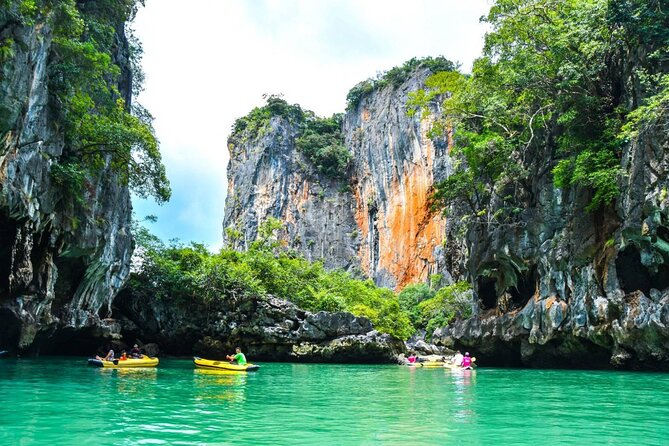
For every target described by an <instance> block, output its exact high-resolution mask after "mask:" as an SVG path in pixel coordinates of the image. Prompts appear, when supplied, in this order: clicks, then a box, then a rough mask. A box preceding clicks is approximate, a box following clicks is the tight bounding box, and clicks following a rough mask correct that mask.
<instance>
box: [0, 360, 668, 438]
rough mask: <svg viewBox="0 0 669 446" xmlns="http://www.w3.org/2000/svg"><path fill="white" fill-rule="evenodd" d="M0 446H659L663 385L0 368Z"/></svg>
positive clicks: (463, 376) (498, 375) (648, 381)
mask: <svg viewBox="0 0 669 446" xmlns="http://www.w3.org/2000/svg"><path fill="white" fill-rule="evenodd" d="M0 395H2V398H1V399H0V402H1V404H0V444H1V445H31V444H40V445H41V444H49V445H60V444H63V445H65V444H73V445H74V444H77V445H84V444H100V443H102V444H114V445H131V444H133V445H134V444H170V445H171V444H222V445H223V444H248V445H251V444H253V445H316V444H331V445H376V444H381V445H393V444H407V443H418V444H421V445H431V444H434V445H447V444H464V445H467V444H472V445H496V444H514V445H544V444H545V445H547V444H565V445H571V444H573V445H576V444H578V445H583V444H616V445H629V444H644V445H652V444H657V445H661V444H663V445H666V444H669V375H667V374H648V373H618V372H592V371H553V370H503V369H480V370H478V371H475V372H462V371H461V372H451V371H449V370H444V369H415V370H414V369H410V368H408V367H399V366H365V365H313V364H309V365H302V364H263V365H262V368H261V370H260V371H259V372H257V373H251V374H248V375H246V374H220V373H216V372H208V371H201V370H195V369H194V368H193V365H192V363H191V362H190V361H186V360H163V361H161V364H160V367H159V368H158V369H143V370H109V369H98V368H90V367H87V366H86V365H85V360H84V359H72V358H56V359H47V358H40V359H22V360H16V359H2V360H0Z"/></svg>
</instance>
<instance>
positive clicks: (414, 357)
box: [407, 353, 418, 364]
mask: <svg viewBox="0 0 669 446" xmlns="http://www.w3.org/2000/svg"><path fill="white" fill-rule="evenodd" d="M417 359H418V357H417V356H416V354H415V353H411V356H409V357H408V358H407V361H409V364H415V363H416V360H417Z"/></svg>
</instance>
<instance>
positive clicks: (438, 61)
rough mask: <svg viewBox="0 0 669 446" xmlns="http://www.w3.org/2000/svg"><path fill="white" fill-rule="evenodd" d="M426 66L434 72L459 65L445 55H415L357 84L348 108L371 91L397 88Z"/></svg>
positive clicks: (451, 68) (350, 94)
mask: <svg viewBox="0 0 669 446" xmlns="http://www.w3.org/2000/svg"><path fill="white" fill-rule="evenodd" d="M421 68H425V69H429V70H430V71H431V72H433V73H438V72H441V71H453V70H455V69H456V68H457V66H456V65H455V64H454V63H453V62H451V61H450V60H448V59H446V58H445V57H443V56H438V57H424V58H417V57H414V58H412V59H409V60H408V61H406V62H404V64H402V65H400V66H399V67H393V68H391V69H390V70H388V71H384V72H382V73H379V74H378V75H377V76H376V78H375V79H372V78H369V79H366V80H364V81H362V82H359V83H358V84H356V85H355V86H354V87H353V88H351V90H349V92H348V94H347V95H346V109H347V110H352V109H354V108H355V107H357V106H358V104H359V103H360V101H361V100H362V98H363V97H365V96H366V95H368V94H369V93H371V92H373V91H375V90H378V89H381V88H384V87H386V86H391V87H393V88H397V87H399V86H400V85H402V83H403V82H405V81H406V80H407V79H409V76H411V74H412V73H414V72H415V71H416V70H418V69H421Z"/></svg>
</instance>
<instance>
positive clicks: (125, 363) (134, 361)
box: [88, 355, 159, 369]
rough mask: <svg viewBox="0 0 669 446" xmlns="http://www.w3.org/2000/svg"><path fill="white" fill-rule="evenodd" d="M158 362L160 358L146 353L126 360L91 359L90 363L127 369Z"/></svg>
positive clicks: (154, 364) (152, 365) (151, 365)
mask: <svg viewBox="0 0 669 446" xmlns="http://www.w3.org/2000/svg"><path fill="white" fill-rule="evenodd" d="M158 362H159V361H158V358H151V357H149V356H146V355H144V356H142V357H141V358H128V359H124V360H120V359H114V360H113V361H105V360H104V359H89V360H88V365H92V366H96V367H105V368H110V369H125V368H133V367H156V366H157V365H158Z"/></svg>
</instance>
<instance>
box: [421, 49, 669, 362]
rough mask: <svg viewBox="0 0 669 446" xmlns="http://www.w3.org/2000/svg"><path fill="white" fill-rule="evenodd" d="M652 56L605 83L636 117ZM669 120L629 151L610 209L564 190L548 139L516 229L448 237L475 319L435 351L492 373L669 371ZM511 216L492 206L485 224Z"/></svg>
mask: <svg viewBox="0 0 669 446" xmlns="http://www.w3.org/2000/svg"><path fill="white" fill-rule="evenodd" d="M645 54H646V50H644V49H643V48H642V47H641V46H638V47H634V48H631V49H630V50H629V51H625V52H623V51H619V52H617V53H616V54H615V55H614V56H613V57H612V60H610V61H607V63H609V64H610V65H611V66H612V67H614V68H613V69H611V70H609V71H607V76H609V77H608V78H606V77H602V78H601V79H598V82H600V84H601V85H607V83H609V84H611V85H614V86H615V87H616V88H615V89H613V91H614V92H615V94H613V95H612V97H613V101H614V103H617V104H622V105H621V107H624V108H625V109H627V110H633V109H635V108H636V107H638V106H639V105H640V104H643V103H644V91H642V89H641V88H640V87H639V83H638V81H637V79H636V73H638V71H639V70H640V67H642V66H649V64H648V62H647V61H645V62H644V60H643V59H644V58H645ZM644 63H645V65H644ZM651 66H652V67H653V69H655V70H657V71H664V72H665V73H666V70H667V67H666V65H665V66H664V67H662V65H660V64H654V65H651ZM602 88H603V87H602ZM660 110H661V111H660V112H657V113H654V114H652V118H649V119H648V120H647V121H645V122H644V125H642V126H641V127H640V128H639V131H638V133H636V134H635V135H634V136H633V137H632V138H630V139H629V140H628V141H626V142H625V143H623V144H621V146H620V149H619V150H620V165H619V166H620V172H619V174H618V187H619V190H620V193H619V195H618V196H616V197H615V199H614V200H613V201H612V203H610V205H608V206H602V207H599V208H598V209H596V210H588V204H589V203H590V202H591V199H592V191H591V190H589V189H587V188H582V187H565V188H563V189H560V188H557V187H556V186H555V184H554V181H553V174H552V172H551V168H552V167H553V166H554V165H555V163H556V159H557V158H558V155H557V154H556V151H555V150H554V146H552V145H551V143H553V144H554V141H552V139H550V138H547V141H548V143H546V144H543V145H541V146H539V147H537V148H536V150H534V151H533V152H532V153H531V155H530V158H531V159H529V160H528V161H527V165H534V166H538V169H537V170H536V171H535V172H534V173H533V175H532V176H531V177H530V181H529V183H528V185H527V190H526V191H524V193H522V194H519V196H520V197H521V199H520V200H519V201H517V202H516V205H517V206H519V207H520V208H522V212H521V213H520V214H519V215H518V218H517V219H516V220H515V221H512V222H509V223H508V224H503V223H496V222H494V221H491V222H489V223H490V224H476V225H469V226H468V227H467V228H466V231H465V232H466V233H465V235H464V236H463V237H459V236H456V235H452V234H451V235H449V236H448V237H447V241H446V246H447V251H448V252H447V256H448V257H449V258H453V259H455V261H454V263H455V264H458V265H461V266H462V268H463V269H462V271H461V273H460V274H459V277H460V278H464V279H466V280H469V281H470V282H471V283H472V284H473V286H474V290H475V295H476V302H475V305H474V311H475V313H476V314H475V315H474V317H473V318H471V319H468V320H464V321H458V322H456V323H455V324H453V325H452V326H450V327H445V328H441V329H438V330H437V331H436V332H435V333H434V337H433V340H434V341H435V342H437V343H442V344H443V345H447V346H451V347H464V348H467V349H470V350H475V351H477V352H480V354H478V356H479V358H481V363H482V364H486V363H487V364H496V365H525V366H544V367H598V368H601V367H604V368H606V367H622V368H632V369H639V368H649V369H664V370H667V369H669V201H667V199H668V194H667V190H669V170H668V166H669V155H668V154H669V151H668V149H669V132H668V130H669V117H668V115H667V113H666V110H667V108H666V105H664V106H661V108H660ZM551 131H553V132H555V133H554V134H559V133H558V130H556V129H551ZM501 206H502V203H500V202H499V200H498V201H495V200H493V201H492V202H491V204H490V205H489V206H488V208H487V209H486V211H487V212H486V215H494V214H495V213H496V212H497V211H498V210H499V209H500V208H501ZM458 209H459V208H458V206H457V205H455V206H453V208H452V209H451V211H452V212H451V215H452V220H451V221H452V222H453V221H457V219H458V218H459V217H461V216H462V215H463V214H462V213H460V214H458ZM462 246H465V247H466V249H460V248H461V247H462Z"/></svg>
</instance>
